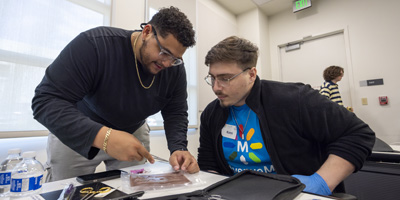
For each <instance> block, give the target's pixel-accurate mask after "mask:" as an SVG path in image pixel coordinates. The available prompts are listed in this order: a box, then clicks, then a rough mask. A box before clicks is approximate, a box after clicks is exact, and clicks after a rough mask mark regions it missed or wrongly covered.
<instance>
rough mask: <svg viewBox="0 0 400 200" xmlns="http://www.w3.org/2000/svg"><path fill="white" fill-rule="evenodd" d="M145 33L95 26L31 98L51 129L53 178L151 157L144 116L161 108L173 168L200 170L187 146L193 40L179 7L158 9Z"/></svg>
mask: <svg viewBox="0 0 400 200" xmlns="http://www.w3.org/2000/svg"><path fill="white" fill-rule="evenodd" d="M141 27H142V30H141V31H129V30H123V29H119V28H112V27H98V28H94V29H91V30H88V31H86V32H83V33H81V34H80V35H78V36H77V37H76V38H75V39H73V40H72V41H71V42H70V43H69V44H68V45H67V46H66V47H65V48H64V50H62V52H61V53H60V55H59V56H58V57H57V58H56V59H55V60H54V62H53V63H52V64H51V65H50V66H49V67H48V68H47V70H46V74H45V76H44V78H43V80H42V82H41V83H40V84H39V85H38V86H37V88H36V90H35V96H34V98H33V100H32V109H33V115H34V118H35V119H36V120H38V121H39V122H40V123H41V124H43V125H44V126H45V127H47V128H48V129H49V130H50V132H51V133H50V134H49V138H48V147H47V153H48V161H47V165H48V166H49V176H48V178H47V180H48V181H55V180H60V179H65V178H70V177H75V176H78V175H82V174H88V173H93V172H94V171H95V168H96V166H98V165H99V164H100V163H101V162H102V161H104V163H105V165H106V169H107V170H112V169H119V168H123V167H128V166H132V165H135V164H142V163H144V162H145V161H146V160H148V161H149V162H151V163H153V162H154V159H153V157H152V156H151V155H150V153H149V146H150V145H149V127H148V125H147V123H146V118H147V117H148V116H150V115H153V114H155V113H157V112H158V111H160V110H161V114H162V116H163V118H164V128H165V134H166V137H167V141H168V148H169V150H170V152H171V157H170V159H169V161H170V164H171V165H172V166H173V167H174V169H175V170H179V169H181V170H186V171H188V172H190V173H195V172H198V171H199V167H198V165H197V162H196V160H195V158H194V157H193V156H192V155H191V154H190V153H189V152H188V151H187V138H186V134H187V126H188V119H187V116H188V114H187V110H188V107H187V102H186V99H187V92H186V85H187V83H186V72H185V68H184V65H183V61H182V55H183V54H184V53H185V51H186V49H187V48H188V47H191V46H193V45H195V39H194V35H195V33H194V30H193V26H192V24H191V22H190V21H189V20H188V19H187V17H186V16H185V14H183V13H182V12H180V11H179V9H178V8H175V7H170V8H163V9H161V10H160V11H159V12H158V13H157V14H156V15H154V17H153V18H152V19H151V20H150V21H149V22H148V23H147V24H142V25H141Z"/></svg>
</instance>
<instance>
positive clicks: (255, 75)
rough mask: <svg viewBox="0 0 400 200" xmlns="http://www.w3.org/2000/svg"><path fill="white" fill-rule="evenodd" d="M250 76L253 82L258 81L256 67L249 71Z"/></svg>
mask: <svg viewBox="0 0 400 200" xmlns="http://www.w3.org/2000/svg"><path fill="white" fill-rule="evenodd" d="M249 74H250V80H251V82H254V81H256V78H257V69H256V67H252V68H251V69H249Z"/></svg>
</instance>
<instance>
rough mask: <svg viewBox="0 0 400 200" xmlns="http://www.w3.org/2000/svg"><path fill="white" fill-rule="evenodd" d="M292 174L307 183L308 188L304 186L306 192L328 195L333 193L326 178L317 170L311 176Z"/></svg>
mask: <svg viewBox="0 0 400 200" xmlns="http://www.w3.org/2000/svg"><path fill="white" fill-rule="evenodd" d="M292 176H293V177H295V178H297V179H299V180H300V181H301V182H302V183H303V184H304V185H306V188H304V191H305V192H311V193H314V194H320V195H326V196H329V195H331V194H332V192H331V190H330V189H329V187H328V184H326V182H325V180H324V179H323V178H322V177H321V176H320V175H319V174H318V173H317V172H315V173H314V174H313V175H311V176H303V175H297V174H295V175H292Z"/></svg>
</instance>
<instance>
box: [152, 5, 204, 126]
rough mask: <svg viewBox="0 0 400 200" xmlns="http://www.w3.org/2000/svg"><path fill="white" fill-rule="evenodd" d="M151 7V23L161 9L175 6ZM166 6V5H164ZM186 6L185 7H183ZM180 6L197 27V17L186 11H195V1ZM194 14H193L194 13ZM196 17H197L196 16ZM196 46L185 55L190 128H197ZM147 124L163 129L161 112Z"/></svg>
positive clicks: (153, 116)
mask: <svg viewBox="0 0 400 200" xmlns="http://www.w3.org/2000/svg"><path fill="white" fill-rule="evenodd" d="M148 3H149V7H148V9H147V13H148V14H147V17H148V18H147V20H146V21H150V19H151V17H152V16H153V15H155V14H156V13H157V12H158V10H159V8H161V7H163V6H164V7H168V6H166V5H167V4H170V5H175V6H176V4H173V3H171V2H169V1H163V2H157V1H151V0H148ZM158 3H163V5H159V4H158ZM164 4H165V5H164ZM182 4H185V5H182ZM182 4H181V5H180V6H177V7H178V8H179V9H180V10H181V11H182V12H183V13H185V14H186V15H187V17H188V18H189V20H190V21H191V22H192V24H193V27H196V26H195V25H196V24H195V22H196V20H195V17H194V19H193V17H192V18H191V15H189V14H188V12H185V11H193V10H195V9H193V6H194V7H195V6H196V2H195V1H185V2H182ZM192 14H193V12H192ZM194 16H196V15H195V14H194ZM196 60H197V59H196V46H194V47H191V48H188V49H187V50H186V52H185V54H183V61H184V62H185V69H186V79H187V87H188V88H187V92H188V99H187V101H188V108H189V109H188V114H189V128H197V127H198V124H197V121H198V120H197V65H196ZM147 123H148V124H149V126H152V129H153V130H154V129H163V118H162V116H161V112H158V113H157V114H155V115H152V116H150V117H148V118H147Z"/></svg>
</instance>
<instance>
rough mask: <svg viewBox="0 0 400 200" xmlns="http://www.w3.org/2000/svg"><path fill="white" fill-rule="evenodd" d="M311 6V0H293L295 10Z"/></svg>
mask: <svg viewBox="0 0 400 200" xmlns="http://www.w3.org/2000/svg"><path fill="white" fill-rule="evenodd" d="M309 7H311V0H296V1H293V12H294V13H295V12H298V11H300V10H303V9H306V8H309Z"/></svg>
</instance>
